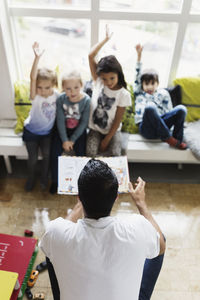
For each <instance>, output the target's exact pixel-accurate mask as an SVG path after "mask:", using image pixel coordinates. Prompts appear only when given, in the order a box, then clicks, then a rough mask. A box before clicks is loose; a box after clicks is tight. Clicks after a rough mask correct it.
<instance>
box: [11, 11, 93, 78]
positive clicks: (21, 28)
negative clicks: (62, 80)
mask: <svg viewBox="0 0 200 300" xmlns="http://www.w3.org/2000/svg"><path fill="white" fill-rule="evenodd" d="M15 25H16V29H17V38H18V44H19V50H20V58H21V64H22V68H23V71H24V75H25V76H26V77H28V78H29V74H30V69H31V66H32V62H33V59H34V54H33V50H32V44H33V43H34V41H38V42H39V43H40V46H41V48H44V49H45V52H44V54H43V56H42V57H41V61H40V66H43V67H44V66H45V67H49V68H52V69H55V68H56V66H59V69H60V72H61V73H63V72H68V71H69V70H71V69H74V68H76V69H78V70H79V71H80V72H81V74H82V75H83V77H84V78H86V79H88V78H89V71H88V59H87V58H88V51H89V47H90V34H89V32H90V24H89V21H86V20H74V19H68V20H66V19H64V20H62V19H49V18H29V17H26V18H21V17H20V18H19V17H17V18H15Z"/></svg>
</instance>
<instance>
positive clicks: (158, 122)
mask: <svg viewBox="0 0 200 300" xmlns="http://www.w3.org/2000/svg"><path fill="white" fill-rule="evenodd" d="M139 131H140V134H141V135H142V136H143V137H144V138H146V139H162V140H166V139H168V138H169V137H170V136H171V134H170V130H169V128H168V126H167V125H166V124H165V122H164V120H163V119H162V118H161V117H160V116H159V115H158V112H157V109H156V108H155V107H154V106H147V107H146V108H145V111H144V115H143V119H142V122H141V123H140V125H139Z"/></svg>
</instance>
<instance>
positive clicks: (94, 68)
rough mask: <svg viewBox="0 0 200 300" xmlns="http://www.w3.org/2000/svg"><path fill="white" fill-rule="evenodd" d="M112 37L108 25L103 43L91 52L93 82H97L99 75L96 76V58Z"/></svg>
mask: <svg viewBox="0 0 200 300" xmlns="http://www.w3.org/2000/svg"><path fill="white" fill-rule="evenodd" d="M111 36H112V33H111V34H110V33H109V30H108V26H107V25H106V36H105V38H104V39H103V40H102V41H101V42H99V43H97V44H96V45H94V46H93V47H92V48H91V50H90V53H89V55H88V58H89V65H90V71H91V75H92V79H93V80H96V79H97V77H98V76H97V74H96V69H97V63H96V61H95V56H96V55H97V53H98V52H99V50H100V49H101V48H102V47H103V45H104V44H105V43H107V41H109V39H110V38H111Z"/></svg>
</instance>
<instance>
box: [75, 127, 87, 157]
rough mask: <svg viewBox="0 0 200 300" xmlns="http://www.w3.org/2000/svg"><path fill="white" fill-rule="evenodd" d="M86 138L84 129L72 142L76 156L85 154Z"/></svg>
mask: <svg viewBox="0 0 200 300" xmlns="http://www.w3.org/2000/svg"><path fill="white" fill-rule="evenodd" d="M86 138H87V133H86V130H85V131H84V132H83V133H82V135H81V136H80V137H79V138H78V139H77V140H76V142H75V144H74V151H75V153H76V155H77V156H85V155H86Z"/></svg>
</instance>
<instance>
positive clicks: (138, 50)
mask: <svg viewBox="0 0 200 300" xmlns="http://www.w3.org/2000/svg"><path fill="white" fill-rule="evenodd" d="M135 49H136V52H137V61H138V62H140V61H141V57H142V51H143V46H142V45H141V44H137V45H136V46H135Z"/></svg>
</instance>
